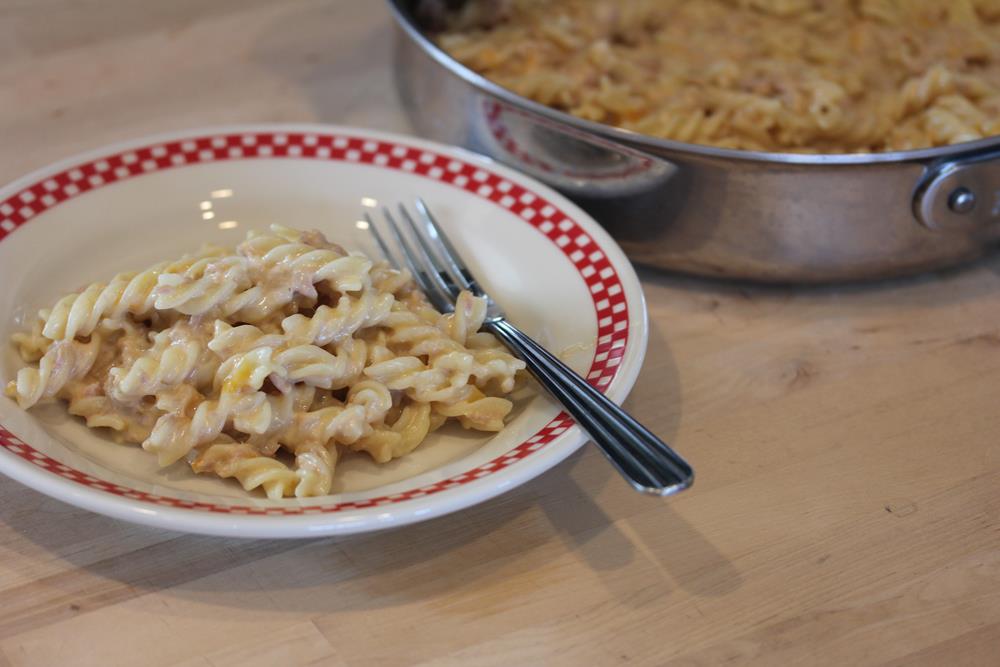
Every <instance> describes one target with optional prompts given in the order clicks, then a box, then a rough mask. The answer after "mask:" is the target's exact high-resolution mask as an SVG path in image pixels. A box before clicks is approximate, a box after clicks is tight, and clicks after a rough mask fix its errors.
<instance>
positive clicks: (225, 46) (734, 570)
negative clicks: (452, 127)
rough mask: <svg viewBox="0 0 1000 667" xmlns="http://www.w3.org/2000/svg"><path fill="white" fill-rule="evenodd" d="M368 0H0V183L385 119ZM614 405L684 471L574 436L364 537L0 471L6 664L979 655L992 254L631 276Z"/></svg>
mask: <svg viewBox="0 0 1000 667" xmlns="http://www.w3.org/2000/svg"><path fill="white" fill-rule="evenodd" d="M391 35H392V33H391V25H390V23H389V19H388V16H387V14H386V11H385V9H384V8H383V6H382V4H381V3H378V2H365V3H362V2H352V1H351V0H343V1H340V2H333V1H323V0H317V1H309V0H301V1H298V0H297V1H286V2H268V1H264V0H213V1H212V2H208V3H206V2H201V1H200V0H175V1H174V2H169V3H168V2H162V3H150V2H142V3H137V2H128V1H127V0H106V1H104V2H71V1H70V0H51V1H50V2H45V3H30V2H17V1H16V0H4V1H3V3H2V4H0V137H2V142H0V180H4V181H6V180H9V179H12V178H14V177H16V176H18V175H20V174H21V173H23V172H25V171H28V170H30V169H33V168H35V167H39V166H42V165H44V164H46V163H47V162H49V161H51V160H54V159H56V158H60V157H63V156H65V155H67V154H70V153H73V152H76V151H79V150H83V149H88V148H93V147H97V146H99V145H101V144H104V143H106V142H109V141H114V140H119V139H126V138H130V137H134V136H139V135H142V134H146V133H150V132H156V131H162V130H171V129H178V128H183V127H189V126H198V125H205V124H212V123H223V122H225V123H229V122H240V121H264V120H267V121H271V120H273V121H323V122H336V123H347V124H358V125H365V126H371V127H376V128H381V129H389V130H400V131H406V130H407V129H408V128H407V124H406V121H405V118H404V117H403V116H402V115H401V113H400V110H399V106H398V103H397V101H396V98H395V93H394V90H393V87H392V81H391V69H390V65H389V57H388V53H387V45H388V43H389V40H390V39H391ZM641 275H642V279H643V283H644V285H645V289H646V295H647V297H648V298H649V308H650V326H651V330H650V345H649V354H648V356H647V362H646V365H645V367H644V370H643V372H642V375H641V377H640V379H639V382H638V384H637V385H636V388H635V391H634V392H633V394H632V397H631V398H630V399H629V401H628V403H627V406H628V407H629V408H630V409H631V410H632V411H633V412H634V413H635V414H636V415H637V416H638V417H639V418H640V419H641V420H642V421H645V422H647V423H648V424H649V425H650V426H652V427H653V428H654V430H656V431H657V432H658V433H660V434H661V435H663V436H664V437H665V438H667V439H668V440H669V441H671V442H673V443H674V444H675V445H676V446H677V447H678V449H680V450H681V451H683V452H684V453H685V454H686V455H687V456H688V457H689V458H690V460H691V461H692V463H693V464H694V466H695V467H696V468H697V470H698V482H697V484H696V486H695V487H694V488H693V489H692V490H691V491H690V492H687V493H685V494H683V495H682V496H680V497H677V498H675V499H671V500H668V501H663V500H657V499H651V498H646V497H641V496H639V495H637V494H635V493H633V492H632V491H630V490H629V489H628V488H626V486H625V485H624V484H623V482H622V481H621V480H620V479H618V477H617V476H616V475H615V474H614V473H613V472H612V470H611V469H610V468H609V467H608V465H607V464H606V463H605V462H604V460H603V459H602V458H601V456H600V454H598V453H597V452H596V450H594V449H591V448H586V449H585V450H584V451H581V452H580V453H578V454H577V455H575V456H573V457H572V458H571V459H570V460H568V461H567V462H566V463H564V464H562V465H560V466H559V467H558V468H557V469H555V470H552V471H551V472H549V473H547V474H545V475H543V476H542V477H541V478H539V479H536V480H535V481H533V482H531V483H529V484H527V485H525V486H523V487H521V488H519V489H517V490H515V491H512V492H510V493H508V494H507V495H505V496H503V497H501V498H498V499H496V500H493V501H490V502H487V503H484V504H482V505H480V506H478V507H476V508H473V509H471V510H467V511H465V512H461V513H459V514H455V515H452V516H448V517H445V518H442V519H438V520H434V521H430V522H427V523H424V524H420V525H416V526H412V527H409V528H405V529H400V530H397V531H394V532H387V533H384V534H376V535H369V536H363V537H357V538H352V539H339V540H330V539H327V540H319V541H290V542H280V541H239V540H223V539H213V538H207V537H196V536H187V535H179V534H170V533H164V532H161V531H157V530H151V529H147V528H141V527H136V526H132V525H128V524H125V523H119V522H117V521H113V520H111V519H106V518H103V517H100V516H95V515H92V514H88V513H87V512H83V511H81V510H77V509H74V508H72V507H69V506H67V505H63V504H62V503H59V502H56V501H53V500H49V499H47V498H46V497H44V496H41V495H39V494H37V493H35V492H33V491H29V490H27V489H26V488H24V487H22V486H20V485H19V484H17V483H15V482H12V481H6V480H3V481H0V652H2V653H0V656H2V657H0V664H10V665H101V666H108V665H144V666H146V667H156V666H160V665H164V666H166V665H178V666H179V665H184V666H186V667H208V666H210V665H211V666H215V667H221V666H222V665H240V666H246V665H291V664H300V663H311V664H312V663H315V664H323V665H409V664H455V665H479V664H482V665H487V664H489V665H494V664H502V665H522V664H547V665H590V664H594V665H606V664H637V665H660V664H676V665H715V664H719V663H727V664H728V663H735V664H776V665H790V664H801V663H828V664H886V663H888V664H898V665H959V664H968V665H973V664H997V663H998V661H1000V410H998V401H1000V399H998V397H1000V391H998V389H1000V258H993V259H990V260H987V261H983V262H981V263H979V264H977V265H974V266H969V267H965V268H964V269H962V270H960V271H955V272H948V273H944V274H940V275H934V276H927V277H923V278H918V279H912V280H902V281H896V282H890V283H882V284H877V285H867V286H861V287H847V288H825V289H777V288H755V287H746V286H739V285H723V284H717V283H710V282H703V281H699V280H693V279H684V278H677V277H671V276H666V275H661V274H658V273H654V272H652V271H643V272H642V273H641Z"/></svg>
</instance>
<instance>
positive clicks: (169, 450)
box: [6, 226, 524, 498]
mask: <svg viewBox="0 0 1000 667" xmlns="http://www.w3.org/2000/svg"><path fill="white" fill-rule="evenodd" d="M485 314H486V304H485V302H484V301H483V300H482V299H479V298H477V297H474V296H472V295H471V294H469V293H467V292H463V293H462V294H461V295H460V296H459V298H458V300H457V303H456V304H455V310H454V312H453V313H449V314H441V313H439V312H437V311H436V310H434V309H433V308H432V307H431V306H430V305H429V304H428V302H427V301H426V299H425V297H424V296H423V294H422V293H421V292H419V291H418V290H417V289H416V288H415V286H414V283H413V282H412V280H410V278H409V276H408V275H407V274H406V273H401V272H399V271H396V270H394V269H392V268H390V267H389V266H387V265H385V264H374V263H373V262H372V261H370V260H369V259H368V258H366V257H365V256H363V255H361V254H359V253H348V252H346V251H345V250H344V249H343V248H341V247H340V246H338V245H336V244H334V243H330V242H328V241H327V240H326V239H325V238H324V237H323V235H322V234H320V233H318V232H301V231H297V230H294V229H289V228H285V227H277V226H275V227H272V229H271V231H270V232H269V233H263V234H261V233H251V234H250V235H249V237H248V238H247V239H246V241H244V242H243V243H241V244H239V245H238V246H237V247H236V248H221V247H207V248H205V249H203V250H202V251H201V252H198V253H194V254H191V255H187V256H185V257H182V258H181V259H178V260H175V261H165V262H161V263H159V264H157V265H155V266H152V267H150V268H148V269H146V270H144V271H138V272H126V273H120V274H118V275H117V276H115V277H113V278H112V279H111V280H109V281H107V282H97V283H93V284H92V285H90V286H89V287H86V288H85V289H83V290H82V291H80V292H78V293H74V294H69V295H67V296H65V297H63V298H62V299H60V300H59V301H58V302H56V304H55V305H54V306H52V308H49V309H45V310H42V311H40V312H39V314H38V317H37V318H36V319H35V321H34V322H33V327H32V328H31V330H29V331H25V332H23V333H19V334H15V335H14V338H13V343H14V345H15V346H16V347H17V349H18V351H19V352H20V354H21V356H22V357H23V358H24V360H25V361H26V362H29V364H30V365H29V366H28V367H26V368H22V369H21V370H20V371H18V373H17V377H16V379H14V380H11V381H10V383H9V384H8V385H7V389H6V392H7V394H8V395H9V396H11V397H12V398H14V399H16V400H17V402H18V403H19V404H20V405H21V407H23V408H30V407H32V406H33V405H35V404H36V403H38V402H39V401H41V400H44V399H47V398H59V399H63V400H65V401H66V403H67V404H68V407H69V411H70V412H71V413H72V414H74V415H77V416H79V417H82V418H83V419H84V420H85V421H86V423H87V425H88V426H91V427H94V428H102V429H105V430H108V431H110V432H111V433H112V434H114V435H115V437H116V439H118V440H121V441H125V442H133V443H141V444H142V447H143V449H145V450H146V451H148V452H149V453H150V454H152V455H155V456H156V457H157V458H158V460H159V463H160V465H162V466H167V465H171V464H174V463H177V462H181V463H183V462H186V463H187V464H189V465H190V466H191V468H192V469H193V470H194V471H195V472H197V473H204V474H209V475H216V476H218V477H224V478H233V479H235V480H237V481H238V482H240V483H241V484H242V485H243V487H244V488H245V489H246V490H248V491H249V490H252V489H258V488H259V489H262V490H263V491H264V492H265V493H266V494H267V495H268V496H269V497H271V498H281V497H283V496H300V497H301V496H318V495H324V494H328V493H330V488H331V483H332V480H333V473H334V468H335V466H336V463H337V459H338V456H339V455H340V454H341V452H343V451H347V450H353V451H358V452H364V453H366V454H367V455H370V456H371V457H372V458H373V459H374V460H375V461H376V462H378V463H386V462H388V461H391V460H392V459H394V458H396V457H400V456H404V455H406V454H407V453H409V452H411V451H413V449H414V448H415V447H417V446H418V445H420V443H421V442H422V441H423V440H424V438H425V437H426V436H427V434H428V432H429V431H432V430H434V429H436V428H437V427H439V426H440V425H441V424H442V423H443V422H444V421H446V420H448V419H454V420H456V421H458V422H459V423H461V424H462V426H464V427H466V428H470V429H476V430H480V431H499V430H500V429H501V428H503V425H504V418H505V417H506V416H507V414H508V413H509V412H510V410H511V408H512V404H511V402H510V401H509V400H508V399H507V398H506V394H507V393H509V392H510V391H511V390H512V389H513V388H514V383H515V379H516V378H515V376H516V375H517V374H518V372H519V371H520V370H521V369H523V368H524V362H522V361H520V360H518V359H515V358H514V357H512V356H511V355H510V354H509V353H508V352H507V351H506V349H505V348H503V347H502V346H501V345H500V343H499V342H498V341H497V340H496V339H495V338H494V337H493V336H492V335H490V334H488V333H480V332H479V328H480V327H481V325H482V323H483V318H484V317H485Z"/></svg>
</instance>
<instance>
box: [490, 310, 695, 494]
mask: <svg viewBox="0 0 1000 667" xmlns="http://www.w3.org/2000/svg"><path fill="white" fill-rule="evenodd" d="M484 328H485V329H487V330H488V331H490V332H491V333H493V334H494V335H495V336H497V338H499V339H500V340H501V341H502V342H503V343H504V344H505V345H506V346H507V347H508V348H509V349H510V350H511V351H512V352H513V353H514V354H516V355H517V356H519V357H520V358H521V359H523V360H524V362H525V364H527V367H528V370H529V371H530V372H531V374H532V375H533V376H534V377H535V379H537V380H538V382H539V383H540V384H541V385H542V386H544V387H545V388H546V389H547V390H548V391H549V392H550V393H551V394H552V395H553V396H554V397H555V398H556V399H557V400H558V401H559V402H560V403H562V404H563V407H565V408H566V411H567V412H568V413H569V414H570V415H571V416H572V417H573V419H574V420H575V421H576V423H577V424H579V425H580V427H581V428H583V430H584V431H586V432H587V434H588V435H589V436H590V437H591V439H592V440H593V441H594V444H596V445H597V446H598V448H600V450H601V452H602V453H603V454H604V456H606V457H607V458H608V460H609V461H611V463H612V465H614V467H615V468H616V469H617V470H618V472H619V473H621V475H622V477H624V478H625V479H626V480H627V481H628V482H629V484H631V485H632V486H633V487H634V488H635V489H636V490H637V491H641V492H643V493H648V494H652V495H657V496H669V495H672V494H674V493H677V492H678V491H683V490H684V489H686V488H688V487H689V486H691V483H692V482H693V481H694V471H693V470H692V469H691V466H690V465H688V463H687V461H685V460H684V459H683V458H681V456H680V455H679V454H677V452H675V451H674V450H673V449H671V448H670V447H669V446H668V445H667V444H666V443H665V442H663V441H662V440H660V439H659V438H657V437H656V436H655V435H653V434H652V433H651V432H650V431H649V429H647V428H646V427H645V426H643V425H642V424H640V423H639V422H637V421H636V420H635V419H633V418H632V417H631V416H630V415H629V414H628V413H626V412H625V411H624V410H622V409H621V408H620V407H618V406H617V405H615V404H614V403H613V402H611V400H610V399H608V398H607V397H606V396H605V395H604V394H602V393H601V392H599V391H598V390H597V389H595V388H594V387H592V386H591V385H590V384H589V383H588V382H587V381H586V380H584V379H583V378H582V377H580V376H579V375H577V374H576V373H575V372H574V371H573V369H571V368H570V367H569V366H567V365H566V364H564V363H563V362H561V361H560V360H559V359H557V358H556V357H555V356H554V355H553V354H552V353H550V352H549V351H548V350H546V349H545V348H543V347H542V346H541V345H539V344H538V343H536V342H535V341H534V340H532V339H531V337H530V336H528V335H527V334H525V333H524V332H522V331H521V330H520V329H518V328H517V327H515V326H514V325H513V324H511V323H510V322H508V321H507V320H505V319H497V320H488V321H487V322H486V323H485V324H484Z"/></svg>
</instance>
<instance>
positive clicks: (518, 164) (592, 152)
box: [388, 0, 1000, 282]
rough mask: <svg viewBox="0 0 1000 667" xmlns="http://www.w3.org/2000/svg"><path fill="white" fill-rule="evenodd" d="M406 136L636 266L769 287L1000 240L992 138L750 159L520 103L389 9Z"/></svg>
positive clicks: (398, 10) (407, 11)
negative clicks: (543, 196)
mask: <svg viewBox="0 0 1000 667" xmlns="http://www.w3.org/2000/svg"><path fill="white" fill-rule="evenodd" d="M388 4H389V6H390V8H391V9H392V12H393V15H394V16H395V18H396V23H397V26H398V31H397V32H398V38H397V43H396V82H397V87H398V89H399V93H400V98H401V100H402V102H403V105H404V107H405V108H406V111H407V113H408V115H409V117H410V119H411V120H412V122H413V124H414V126H415V128H416V129H417V131H418V132H420V133H421V134H423V135H425V136H428V137H430V138H433V139H437V140H439V141H444V142H448V143H452V144H458V145H461V146H464V147H466V148H469V149H472V150H475V151H477V152H480V153H484V154H486V155H488V156H490V157H493V158H495V159H497V160H499V161H500V162H503V163H505V164H508V165H511V166H513V167H515V168H517V169H519V170H521V171H523V172H525V173H528V174H530V175H532V176H534V177H536V178H538V179H539V180H541V181H543V182H545V183H547V184H549V185H551V186H553V187H555V188H557V189H558V190H560V191H562V192H563V193H564V194H566V195H568V196H569V197H570V198H572V199H574V200H575V201H576V202H577V203H579V204H581V205H582V206H583V207H584V208H586V209H587V210H588V211H589V212H590V213H591V214H592V215H594V217H595V218H596V219H597V220H598V221H599V222H601V224H602V225H604V226H605V227H606V228H607V229H608V231H609V232H611V234H612V235H613V236H614V237H615V238H616V239H617V240H618V242H619V243H620V244H621V246H622V248H623V249H624V250H625V252H626V253H627V254H628V255H629V256H630V257H631V258H632V259H633V260H634V261H636V262H639V263H641V264H647V265H652V266H657V267H662V268H666V269H672V270H678V271H683V272H688V273H694V274H700V275H707V276H717V277H731V278H745V279H753V280H761V281H771V282H832V281H842V280H858V279H868V278H877V277H884V276H893V275H901V274H906V273H913V272H917V271H922V270H927V269H933V268H939V267H943V266H947V265H950V264H954V263H957V262H960V261H963V260H968V259H973V258H975V257H978V256H980V255H982V254H983V253H985V252H986V251H987V250H988V249H989V248H990V247H991V246H992V242H993V241H995V240H997V239H998V238H1000V137H994V138H990V139H985V140H981V141H976V142H970V143H965V144H956V145H953V146H946V147H943V148H933V149H926V150H915V151H901V152H895V153H880V154H852V155H801V154H792V153H760V152H751V151H736V150H729V149H721V148H713V147H709V146H699V145H695V144H685V143H680V142H676V141H668V140H663V139H656V138H653V137H649V136H645V135H639V134H635V133H633V132H629V131H626V130H622V129H618V128H613V127H608V126H605V125H600V124H597V123H593V122H590V121H586V120H582V119H579V118H576V117H573V116H570V115H569V114H566V113H563V112H560V111H557V110H554V109H550V108H548V107H545V106H543V105H540V104H537V103H535V102H532V101H531V100H528V99H525V98H523V97H520V96H518V95H516V94H514V93H512V92H510V91H508V90H506V89H504V88H501V87H499V86H497V85H496V84H494V83H492V82H490V81H488V80H487V79H485V78H483V77H481V76H479V75H478V74H476V73H475V72H473V71H471V70H469V69H468V68H466V67H464V66H463V65H461V64H460V63H458V62H457V61H455V60H454V59H453V58H451V57H450V56H448V55H447V54H446V53H444V52H443V51H441V50H440V49H439V48H437V47H436V46H435V45H434V44H433V43H432V42H431V41H430V40H429V39H428V38H427V36H426V35H425V34H424V31H423V29H422V28H421V27H420V26H419V25H418V24H417V21H416V20H415V18H414V16H413V13H412V11H411V10H412V8H413V5H414V1H413V0H388Z"/></svg>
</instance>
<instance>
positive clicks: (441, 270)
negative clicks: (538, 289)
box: [364, 199, 694, 496]
mask: <svg viewBox="0 0 1000 667" xmlns="http://www.w3.org/2000/svg"><path fill="white" fill-rule="evenodd" d="M415 208H416V210H417V217H418V218H419V220H420V223H418V222H417V221H416V220H415V219H414V216H413V215H411V214H410V212H409V210H408V209H407V208H406V206H404V205H403V204H400V205H399V215H400V217H401V218H402V220H403V221H404V223H405V225H406V227H407V228H408V229H409V233H406V232H405V231H404V230H403V229H402V227H401V226H400V224H399V223H398V222H397V221H396V218H395V216H394V215H393V214H392V211H390V210H389V208H388V207H383V208H382V214H383V216H384V218H385V222H386V226H387V227H388V229H389V231H390V232H391V234H392V237H393V238H394V239H395V241H396V245H397V246H398V248H399V249H400V251H401V254H402V255H403V260H404V262H405V265H406V267H407V268H408V269H409V270H410V272H411V273H412V274H413V278H414V280H416V282H417V284H418V285H419V286H420V288H421V289H422V290H423V292H424V293H425V294H426V295H427V298H428V299H429V300H430V302H431V304H432V305H433V306H434V307H435V308H437V309H438V310H439V311H441V312H452V311H454V309H455V299H456V298H457V297H458V295H459V292H460V291H461V290H463V289H464V290H468V291H469V292H472V293H473V294H474V295H476V296H479V297H482V298H484V299H486V302H487V305H488V307H487V317H486V320H485V321H484V322H483V329H484V330H486V331H489V332H490V333H492V334H493V335H495V336H496V337H497V338H498V339H500V341H502V342H503V343H504V345H506V346H507V347H508V348H509V349H510V350H511V352H513V353H514V354H515V355H516V356H518V357H520V358H521V359H523V360H524V362H525V364H526V365H527V368H528V370H529V371H530V372H531V374H532V375H533V376H534V377H535V379H537V380H538V382H539V383H540V384H541V385H542V386H543V387H545V388H546V389H547V390H548V391H549V393H551V394H552V395H553V396H554V397H555V398H556V400H558V401H559V402H560V403H562V405H563V407H564V408H566V411H567V412H568V413H569V414H570V415H571V416H572V417H573V419H574V420H575V421H576V423H577V424H579V425H580V426H581V427H582V428H583V430H584V431H586V432H587V434H588V435H589V436H590V437H591V439H592V440H593V441H594V443H595V444H596V445H597V446H598V448H600V450H601V452H603V453H604V455H605V456H606V457H607V458H608V460H609V461H610V462H611V463H612V465H614V467H615V468H616V469H617V470H618V472H619V473H621V475H622V477H624V478H625V479H626V480H627V481H628V482H629V484H631V485H632V486H633V487H634V488H635V489H636V490H638V491H641V492H643V493H648V494H652V495H657V496H669V495H672V494H674V493H677V492H678V491H683V490H684V489H686V488H687V487H689V486H691V483H692V481H693V480H694V471H693V470H692V469H691V466H690V465H688V463H687V462H686V461H685V460H684V459H683V458H681V457H680V455H678V454H677V453H676V452H675V451H674V450H673V449H671V448H670V447H669V446H668V445H667V444H666V443H664V442H663V441H662V440H660V439H659V438H657V437H656V436H655V435H653V434H652V433H651V432H650V431H649V429H647V428H646V427H644V426H643V425H642V424H640V423H639V422H637V421H636V420H635V419H633V418H632V417H631V416H629V415H628V414H627V413H626V412H625V411H624V410H622V409H621V408H620V407H618V406H617V405H615V404H614V403H612V402H611V401H610V400H609V399H608V398H607V397H605V396H604V394H602V393H600V392H599V391H597V390H596V389H595V388H594V387H592V386H591V385H590V384H588V383H587V381H586V380H584V379H583V378H582V377H580V376H579V375H577V374H576V373H575V372H574V371H573V370H572V369H571V368H569V367H568V366H567V365H566V364H564V363H563V362H561V361H559V359H557V358H556V357H555V356H554V355H553V354H551V353H550V352H548V351H547V350H545V349H544V348H543V347H542V346H541V345H539V344H538V343H536V342H535V341H534V340H532V339H531V338H530V337H529V336H527V335H526V334H524V333H523V332H522V331H521V330H519V329H518V328H517V327H515V326H514V325H513V324H511V323H510V322H508V321H507V320H506V319H505V317H504V313H503V310H502V309H501V308H500V306H498V305H497V303H496V302H495V301H494V300H493V299H492V298H490V296H489V295H488V294H487V293H486V292H485V291H483V289H482V287H481V286H480V285H479V282H478V281H477V280H476V279H475V278H474V277H473V275H472V272H471V271H469V267H468V266H466V264H465V262H463V261H462V258H461V257H460V256H459V254H458V252H457V251H456V250H455V247H454V246H453V245H452V244H451V242H450V241H449V240H448V237H447V236H446V235H445V233H444V231H443V230H442V229H441V226H440V225H439V224H438V222H437V220H435V219H434V216H433V215H432V214H431V212H430V210H429V209H428V208H427V205H426V204H425V203H424V202H423V200H421V199H417V200H416V205H415ZM364 218H365V221H366V222H367V223H368V230H369V231H370V232H371V234H372V236H373V237H374V238H375V242H376V243H377V244H378V246H379V250H381V252H382V254H383V255H385V257H386V259H387V260H388V261H389V262H390V263H391V264H393V265H394V266H395V267H396V268H397V269H399V268H401V267H400V264H399V262H398V261H397V260H396V257H395V254H394V253H393V252H392V251H391V250H390V248H389V244H387V243H386V240H385V237H383V236H382V234H381V233H380V232H379V230H378V226H376V224H375V222H374V220H372V218H371V216H370V215H369V214H368V213H367V212H365V213H364ZM408 237H409V238H408Z"/></svg>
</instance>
